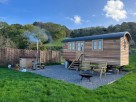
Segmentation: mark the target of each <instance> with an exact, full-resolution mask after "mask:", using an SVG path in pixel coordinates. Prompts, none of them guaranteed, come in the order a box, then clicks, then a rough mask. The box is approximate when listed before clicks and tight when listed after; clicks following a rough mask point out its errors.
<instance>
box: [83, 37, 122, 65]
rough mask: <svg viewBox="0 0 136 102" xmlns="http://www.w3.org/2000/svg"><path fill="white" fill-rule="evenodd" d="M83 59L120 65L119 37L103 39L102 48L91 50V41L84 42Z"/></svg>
mask: <svg viewBox="0 0 136 102" xmlns="http://www.w3.org/2000/svg"><path fill="white" fill-rule="evenodd" d="M84 53H85V60H88V61H90V62H96V63H99V62H107V63H108V65H120V39H103V50H102V51H101V50H97V51H94V50H92V41H86V42H85V50H84Z"/></svg>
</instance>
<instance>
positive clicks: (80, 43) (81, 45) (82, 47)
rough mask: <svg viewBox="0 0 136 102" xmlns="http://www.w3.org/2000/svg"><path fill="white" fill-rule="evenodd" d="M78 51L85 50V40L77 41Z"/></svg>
mask: <svg viewBox="0 0 136 102" xmlns="http://www.w3.org/2000/svg"><path fill="white" fill-rule="evenodd" d="M77 51H84V43H83V42H78V43H77Z"/></svg>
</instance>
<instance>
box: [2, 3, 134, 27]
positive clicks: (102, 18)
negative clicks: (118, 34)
mask: <svg viewBox="0 0 136 102" xmlns="http://www.w3.org/2000/svg"><path fill="white" fill-rule="evenodd" d="M0 21H6V22H7V23H9V24H15V23H20V24H31V23H33V22H35V21H41V22H54V23H58V24H61V25H65V26H67V27H68V28H70V29H77V28H85V27H95V26H105V27H106V26H109V25H115V24H120V23H122V22H136V0H0Z"/></svg>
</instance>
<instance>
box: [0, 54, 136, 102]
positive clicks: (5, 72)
mask: <svg viewBox="0 0 136 102" xmlns="http://www.w3.org/2000/svg"><path fill="white" fill-rule="evenodd" d="M127 67H129V68H130V69H129V70H131V71H132V72H130V73H129V74H127V75H126V76H125V77H123V78H121V79H120V80H118V81H116V82H115V83H112V84H110V85H105V86H101V87H99V88H97V89H96V90H88V89H85V88H82V87H80V86H76V85H73V84H69V83H66V82H63V81H57V80H54V79H51V78H45V77H42V76H39V75H36V74H32V73H21V72H17V71H14V70H9V69H6V68H0V102H136V97H135V95H136V56H131V58H130V65H129V66H127ZM58 74H61V73H58Z"/></svg>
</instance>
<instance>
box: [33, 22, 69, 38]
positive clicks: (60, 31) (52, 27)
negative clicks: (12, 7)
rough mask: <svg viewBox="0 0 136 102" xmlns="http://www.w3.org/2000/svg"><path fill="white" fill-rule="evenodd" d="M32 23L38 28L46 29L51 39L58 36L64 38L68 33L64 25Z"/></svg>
mask: <svg viewBox="0 0 136 102" xmlns="http://www.w3.org/2000/svg"><path fill="white" fill-rule="evenodd" d="M33 25H35V26H38V27H40V28H43V29H46V30H47V31H48V32H49V33H50V35H51V36H52V38H53V40H57V39H60V38H64V37H66V36H69V35H70V31H69V30H68V28H66V27H65V26H61V25H59V24H55V23H50V22H49V23H42V22H34V23H33Z"/></svg>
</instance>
